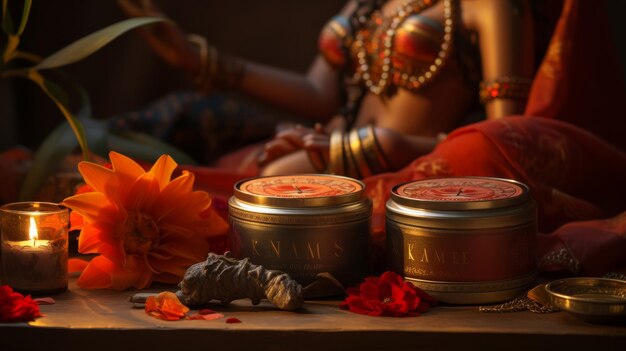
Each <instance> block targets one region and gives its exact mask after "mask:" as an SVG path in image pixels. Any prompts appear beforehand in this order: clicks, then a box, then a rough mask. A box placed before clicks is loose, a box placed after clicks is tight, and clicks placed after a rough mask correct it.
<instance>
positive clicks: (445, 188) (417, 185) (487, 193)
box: [396, 177, 524, 202]
mask: <svg viewBox="0 0 626 351" xmlns="http://www.w3.org/2000/svg"><path fill="white" fill-rule="evenodd" d="M396 193H397V194H398V195H400V196H403V197H407V198H410V199H416V200H426V201H450V202H467V201H489V200H499V199H510V198H514V197H516V196H519V195H522V194H523V193H524V189H523V188H522V187H521V186H519V185H518V184H516V183H513V182H508V181H506V180H498V179H493V178H471V177H467V178H439V179H431V180H428V179H427V180H420V181H416V182H412V183H407V184H404V185H402V186H400V187H398V189H397V190H396Z"/></svg>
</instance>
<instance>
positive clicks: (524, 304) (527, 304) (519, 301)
mask: <svg viewBox="0 0 626 351" xmlns="http://www.w3.org/2000/svg"><path fill="white" fill-rule="evenodd" d="M478 310H479V311H480V312H488V313H506V312H520V311H530V312H533V313H552V312H557V311H558V309H557V308H555V307H552V306H550V305H545V306H543V305H541V304H539V303H537V302H535V301H533V300H531V299H529V298H528V297H527V296H526V295H521V296H519V297H516V298H515V299H513V300H511V301H508V302H505V303H502V304H499V305H493V306H480V307H479V308H478Z"/></svg>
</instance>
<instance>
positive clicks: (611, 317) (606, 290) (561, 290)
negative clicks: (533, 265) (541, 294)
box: [546, 278, 626, 323]
mask: <svg viewBox="0 0 626 351" xmlns="http://www.w3.org/2000/svg"><path fill="white" fill-rule="evenodd" d="M546 292H547V293H548V297H549V301H550V303H551V304H552V305H553V306H555V307H557V308H559V309H561V310H563V311H566V312H569V313H571V314H573V315H575V316H578V317H581V318H582V319H584V320H585V321H588V322H596V323H602V322H614V321H618V320H620V319H622V318H624V317H626V281H624V280H617V279H606V278H568V279H559V280H555V281H553V282H551V283H549V284H547V285H546Z"/></svg>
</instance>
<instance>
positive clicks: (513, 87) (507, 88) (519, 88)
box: [478, 77, 532, 104]
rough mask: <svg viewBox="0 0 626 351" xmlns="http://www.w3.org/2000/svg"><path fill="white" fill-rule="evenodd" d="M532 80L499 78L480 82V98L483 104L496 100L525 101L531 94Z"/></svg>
mask: <svg viewBox="0 0 626 351" xmlns="http://www.w3.org/2000/svg"><path fill="white" fill-rule="evenodd" d="M531 84H532V80H531V79H528V78H522V77H499V78H495V79H492V80H489V81H482V82H480V87H479V91H478V94H479V97H480V102H481V103H482V104H486V103H488V102H491V101H493V100H495V99H517V100H525V99H527V98H528V94H529V93H530V86H531Z"/></svg>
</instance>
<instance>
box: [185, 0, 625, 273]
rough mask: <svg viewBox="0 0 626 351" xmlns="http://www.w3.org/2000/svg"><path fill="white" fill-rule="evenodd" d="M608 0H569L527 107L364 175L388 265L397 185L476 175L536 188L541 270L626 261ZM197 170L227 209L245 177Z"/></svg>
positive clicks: (620, 110)
mask: <svg viewBox="0 0 626 351" xmlns="http://www.w3.org/2000/svg"><path fill="white" fill-rule="evenodd" d="M602 4H603V2H599V1H575V0H566V1H565V2H564V5H563V10H562V13H561V16H560V19H559V22H558V24H557V27H556V29H555V33H554V35H553V37H552V40H551V42H550V46H549V48H548V51H547V54H546V56H545V58H544V60H543V62H542V64H541V66H540V67H539V70H538V72H537V75H536V77H535V80H534V83H533V87H532V91H531V94H530V98H529V102H528V105H527V109H526V112H525V115H524V116H514V117H508V118H504V119H501V120H497V121H488V122H481V123H477V124H473V125H470V126H466V127H463V128H460V129H458V130H456V131H454V132H453V133H451V134H450V135H449V136H448V138H447V139H446V140H445V141H444V142H442V143H440V144H439V145H438V147H437V148H436V149H435V150H434V151H433V152H432V153H430V154H428V155H425V156H423V157H421V158H418V159H416V160H415V161H414V162H412V163H411V164H410V165H409V166H407V167H406V168H404V169H403V170H401V171H398V172H395V173H388V174H383V175H379V176H374V177H371V178H367V179H365V180H364V181H365V183H366V185H367V189H368V195H369V196H370V197H371V198H372V199H373V202H374V217H373V221H372V225H373V236H372V239H373V240H372V241H373V245H374V248H375V249H377V250H374V252H377V253H378V254H379V255H375V257H374V258H373V260H374V261H378V263H379V264H382V262H380V260H379V259H380V258H382V248H384V246H385V245H384V241H385V233H384V224H385V212H384V211H385V203H386V201H387V200H388V198H389V193H390V190H391V188H392V187H393V186H394V185H396V184H398V183H402V182H406V181H410V180H417V179H422V178H425V177H434V176H468V175H471V176H492V177H503V178H510V179H516V180H519V181H521V182H523V183H525V184H527V185H528V186H529V187H530V189H531V194H532V196H533V197H534V199H535V201H536V202H537V205H538V210H539V229H540V231H541V233H542V234H540V237H539V240H538V245H539V248H538V254H539V261H540V269H542V270H544V271H553V270H566V271H569V272H571V273H574V274H585V275H602V274H605V273H607V272H610V271H617V270H620V269H623V268H626V255H625V254H624V253H626V200H624V199H626V153H624V151H623V150H624V149H626V137H624V135H623V133H624V128H619V125H616V123H619V122H621V119H623V116H626V99H624V97H626V93H625V90H624V87H623V85H622V82H621V81H620V80H619V78H618V77H619V72H620V71H619V67H618V64H617V60H616V57H617V54H616V53H615V51H614V48H613V47H612V46H611V45H610V44H609V43H607V39H608V37H607V36H608V27H607V21H606V17H607V14H606V10H605V9H604V8H603V7H602ZM583 16H584V17H583ZM609 41H610V40H609ZM599 57H601V58H602V59H601V61H600V60H599V59H598V58H599ZM609 142H610V143H609ZM192 170H193V171H194V172H195V173H196V175H197V180H198V182H199V186H200V187H202V188H204V189H207V190H209V191H210V192H212V195H213V196H214V198H215V199H216V201H217V203H216V204H218V205H219V206H223V207H224V211H225V207H226V205H225V204H226V203H225V201H226V199H227V198H228V196H230V194H231V193H232V184H234V182H235V181H236V180H238V179H240V178H243V177H244V176H243V175H234V174H232V173H228V172H223V171H220V170H215V169H213V170H211V169H206V168H196V169H192ZM379 268H381V267H379Z"/></svg>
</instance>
